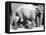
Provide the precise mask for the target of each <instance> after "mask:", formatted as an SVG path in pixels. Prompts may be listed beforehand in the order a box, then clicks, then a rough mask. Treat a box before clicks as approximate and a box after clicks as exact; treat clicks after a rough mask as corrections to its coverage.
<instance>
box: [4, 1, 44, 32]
mask: <svg viewBox="0 0 46 35" xmlns="http://www.w3.org/2000/svg"><path fill="white" fill-rule="evenodd" d="M5 7H6V9H5V10H6V11H5V12H6V14H5V15H6V31H8V30H7V29H9V32H35V31H45V4H44V3H33V2H30V3H29V2H6V4H5Z"/></svg>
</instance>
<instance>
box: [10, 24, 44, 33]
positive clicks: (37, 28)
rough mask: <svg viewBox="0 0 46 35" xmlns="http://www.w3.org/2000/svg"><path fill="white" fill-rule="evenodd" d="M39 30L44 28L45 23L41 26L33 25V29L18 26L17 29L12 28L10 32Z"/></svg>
mask: <svg viewBox="0 0 46 35" xmlns="http://www.w3.org/2000/svg"><path fill="white" fill-rule="evenodd" d="M38 30H44V27H43V25H41V26H40V27H33V28H32V29H25V28H18V29H17V30H13V29H10V32H21V31H38Z"/></svg>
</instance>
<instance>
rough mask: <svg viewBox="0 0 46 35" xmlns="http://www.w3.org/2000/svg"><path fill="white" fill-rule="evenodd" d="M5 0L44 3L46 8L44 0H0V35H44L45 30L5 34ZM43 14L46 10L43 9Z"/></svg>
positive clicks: (45, 33) (45, 0)
mask: <svg viewBox="0 0 46 35" xmlns="http://www.w3.org/2000/svg"><path fill="white" fill-rule="evenodd" d="M6 1H22V2H37V3H45V10H46V0H0V35H46V30H45V32H33V33H16V34H6V33H5V2H6ZM45 15H46V11H45ZM45 20H46V16H45ZM45 23H46V22H45ZM45 25H46V24H45Z"/></svg>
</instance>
